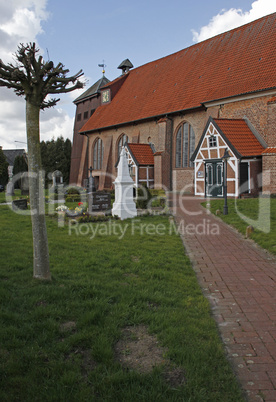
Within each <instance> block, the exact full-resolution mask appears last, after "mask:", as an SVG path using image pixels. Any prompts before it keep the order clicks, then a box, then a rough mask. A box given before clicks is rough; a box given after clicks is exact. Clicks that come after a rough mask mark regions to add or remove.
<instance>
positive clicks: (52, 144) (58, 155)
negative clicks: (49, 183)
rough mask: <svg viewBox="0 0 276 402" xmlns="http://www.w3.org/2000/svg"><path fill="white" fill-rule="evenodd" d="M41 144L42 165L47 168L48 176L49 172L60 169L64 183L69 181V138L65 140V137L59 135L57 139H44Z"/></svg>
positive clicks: (70, 146)
mask: <svg viewBox="0 0 276 402" xmlns="http://www.w3.org/2000/svg"><path fill="white" fill-rule="evenodd" d="M40 146H41V157H42V167H43V169H44V170H45V174H46V178H48V174H49V173H53V172H54V171H55V170H59V171H60V172H61V173H62V175H63V181H64V183H69V175H70V165H71V148H72V144H71V141H70V140H69V139H66V140H65V141H64V138H63V137H59V138H58V139H57V140H54V139H53V140H51V141H46V142H45V141H42V142H41V144H40ZM48 180H49V179H48Z"/></svg>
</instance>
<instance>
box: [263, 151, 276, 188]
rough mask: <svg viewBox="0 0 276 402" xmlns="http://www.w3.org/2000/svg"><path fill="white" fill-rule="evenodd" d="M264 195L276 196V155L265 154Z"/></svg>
mask: <svg viewBox="0 0 276 402" xmlns="http://www.w3.org/2000/svg"><path fill="white" fill-rule="evenodd" d="M262 179H263V194H276V154H263V173H262Z"/></svg>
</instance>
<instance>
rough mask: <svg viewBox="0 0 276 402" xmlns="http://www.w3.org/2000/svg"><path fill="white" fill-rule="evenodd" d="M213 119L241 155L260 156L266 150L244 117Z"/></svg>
mask: <svg viewBox="0 0 276 402" xmlns="http://www.w3.org/2000/svg"><path fill="white" fill-rule="evenodd" d="M213 120H214V122H215V123H216V125H217V126H218V127H219V128H220V131H221V134H224V136H225V137H226V138H227V139H228V141H229V142H230V143H231V145H232V146H233V147H234V148H235V149H236V151H238V153H239V154H240V156H242V157H245V156H260V155H261V154H262V152H263V151H264V149H265V148H264V147H263V145H262V144H261V143H260V141H259V140H258V139H257V137H256V135H255V134H254V133H253V132H252V131H251V129H250V128H249V126H248V124H247V122H246V121H245V120H244V119H213ZM229 145H230V144H229Z"/></svg>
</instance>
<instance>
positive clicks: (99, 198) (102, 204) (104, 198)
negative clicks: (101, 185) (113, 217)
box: [92, 191, 111, 212]
mask: <svg viewBox="0 0 276 402" xmlns="http://www.w3.org/2000/svg"><path fill="white" fill-rule="evenodd" d="M109 209H111V196H110V194H109V193H104V192H100V191H98V192H96V193H92V212H97V211H108V210H109Z"/></svg>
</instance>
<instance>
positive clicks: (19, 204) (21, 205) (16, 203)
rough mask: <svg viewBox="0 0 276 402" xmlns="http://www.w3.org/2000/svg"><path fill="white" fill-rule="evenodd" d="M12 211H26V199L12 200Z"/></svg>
mask: <svg viewBox="0 0 276 402" xmlns="http://www.w3.org/2000/svg"><path fill="white" fill-rule="evenodd" d="M12 209H13V210H14V211H17V210H18V209H20V210H25V209H28V204H27V199H26V198H23V199H21V200H13V202H12Z"/></svg>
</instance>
